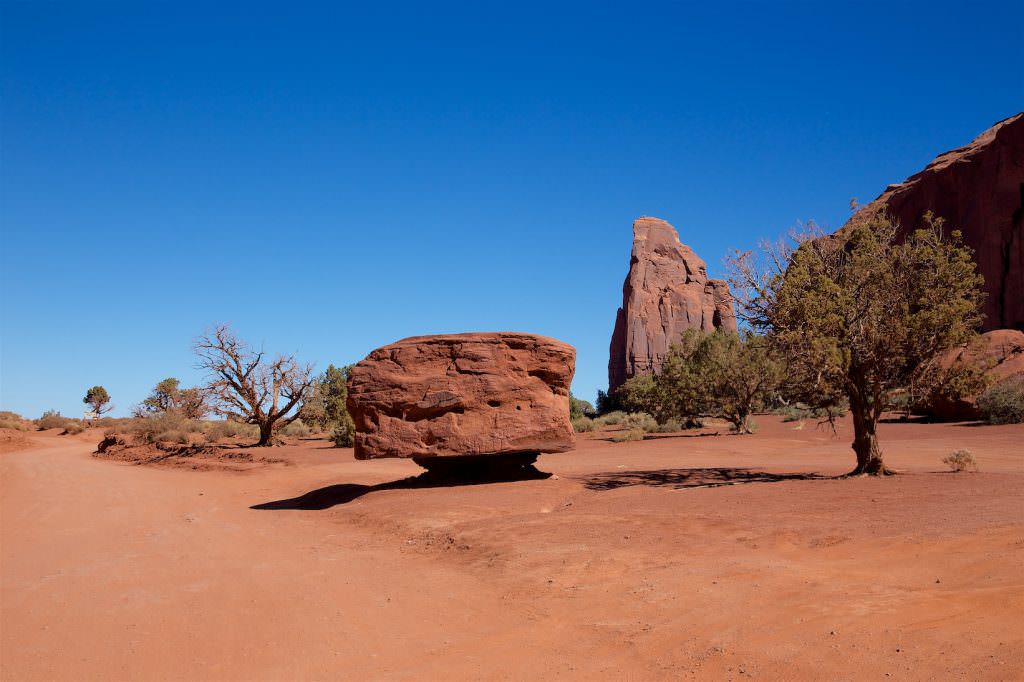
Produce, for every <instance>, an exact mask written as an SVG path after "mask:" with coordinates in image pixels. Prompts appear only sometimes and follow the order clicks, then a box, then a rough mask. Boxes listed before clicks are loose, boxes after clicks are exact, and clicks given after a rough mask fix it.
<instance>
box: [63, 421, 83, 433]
mask: <svg viewBox="0 0 1024 682" xmlns="http://www.w3.org/2000/svg"><path fill="white" fill-rule="evenodd" d="M82 431H85V427H84V426H82V424H81V423H80V422H76V421H73V420H71V419H69V420H68V421H67V423H66V424H64V430H63V431H62V432H61V435H62V436H73V435H75V434H76V433H81V432H82Z"/></svg>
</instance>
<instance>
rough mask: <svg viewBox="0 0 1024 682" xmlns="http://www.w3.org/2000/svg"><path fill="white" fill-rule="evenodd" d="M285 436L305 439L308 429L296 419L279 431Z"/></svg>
mask: <svg viewBox="0 0 1024 682" xmlns="http://www.w3.org/2000/svg"><path fill="white" fill-rule="evenodd" d="M281 432H282V433H284V435H286V436H291V437H292V438H305V437H306V436H308V435H309V434H310V428H309V427H308V426H306V425H305V424H303V423H302V420H301V419H296V420H295V421H293V422H292V423H291V424H289V425H288V426H286V427H284V429H282V431H281Z"/></svg>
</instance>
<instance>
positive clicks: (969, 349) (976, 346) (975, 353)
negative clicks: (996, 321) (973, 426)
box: [927, 329, 1024, 421]
mask: <svg viewBox="0 0 1024 682" xmlns="http://www.w3.org/2000/svg"><path fill="white" fill-rule="evenodd" d="M938 363H939V365H940V366H941V367H944V368H947V369H950V368H953V367H955V366H957V365H964V364H967V365H970V366H973V367H976V368H978V369H984V370H985V374H986V375H987V376H988V379H989V382H990V385H991V384H996V383H998V382H1000V381H1004V380H1006V379H1008V378H1010V377H1012V376H1024V332H1021V331H1017V330H1016V329H996V330H995V331H990V332H986V333H985V334H982V335H981V336H980V337H979V338H978V339H977V340H976V341H975V342H974V343H972V344H970V345H969V346H964V347H960V348H952V349H950V350H948V351H946V352H945V353H943V354H942V355H940V356H939V358H938ZM975 397H976V396H964V397H962V398H958V399H956V400H950V399H947V398H943V397H941V396H936V397H934V398H933V399H932V401H931V404H930V405H929V407H928V410H927V411H928V412H929V414H931V415H932V416H935V417H938V418H940V419H946V420H950V421H959V420H965V419H977V418H979V417H980V416H981V415H980V414H979V413H978V410H977V407H976V406H975Z"/></svg>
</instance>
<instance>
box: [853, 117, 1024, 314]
mask: <svg viewBox="0 0 1024 682" xmlns="http://www.w3.org/2000/svg"><path fill="white" fill-rule="evenodd" d="M881 210H888V212H889V213H890V214H891V215H892V216H893V217H894V218H895V219H896V220H897V221H899V225H900V230H901V235H900V236H901V237H905V236H906V235H907V234H909V233H910V232H911V231H912V230H914V229H916V228H918V227H920V226H921V219H922V216H923V215H924V214H925V212H926V211H929V210H930V211H931V212H932V213H934V214H935V215H938V216H941V217H942V218H945V220H946V225H947V227H949V228H953V229H958V230H960V231H962V232H963V235H964V243H965V244H967V245H968V246H970V247H971V248H972V249H973V250H974V258H975V261H976V262H977V264H978V270H979V272H981V274H982V275H983V276H984V277H985V292H986V293H987V296H986V300H985V304H984V312H985V321H984V329H985V330H986V331H987V330H992V329H1002V328H1015V329H1021V330H1024V113H1020V114H1017V115H1016V116H1011V117H1010V118H1008V119H1006V120H1004V121H1000V122H999V123H997V124H995V125H994V126H992V127H991V128H989V129H988V130H986V131H985V132H983V133H982V134H981V135H979V136H978V137H977V138H976V139H975V140H974V141H973V142H971V143H970V144H969V145H967V146H966V147H961V148H959V149H954V150H953V151H949V152H946V153H945V154H941V155H939V156H938V157H937V158H936V159H935V160H934V161H932V162H931V163H930V164H929V165H928V167H927V168H925V169H924V170H922V171H921V172H920V173H917V174H916V175H913V176H911V177H909V178H907V179H906V180H905V181H903V182H901V183H900V184H898V185H890V186H889V187H888V188H887V189H886V190H885V191H884V192H883V193H882V194H881V196H879V197H878V198H877V199H875V200H874V201H873V202H871V203H870V204H868V205H867V206H865V207H864V208H862V209H861V210H860V211H858V212H857V213H856V214H855V215H854V216H853V217H852V218H851V219H850V221H849V223H847V224H850V223H855V222H857V221H861V220H865V219H868V218H870V217H871V216H872V215H875V214H876V213H877V212H879V211H881Z"/></svg>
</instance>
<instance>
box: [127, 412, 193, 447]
mask: <svg viewBox="0 0 1024 682" xmlns="http://www.w3.org/2000/svg"><path fill="white" fill-rule="evenodd" d="M112 430H113V431H117V432H121V433H126V434H128V435H130V436H132V437H133V438H134V439H135V440H136V441H137V442H141V443H157V442H160V441H167V440H168V438H170V440H171V441H178V440H179V439H178V437H177V434H178V433H183V434H185V437H186V441H187V440H188V434H190V433H201V432H203V430H204V429H203V423H202V422H200V421H198V420H196V419H186V418H185V417H183V416H182V415H181V414H179V413H177V412H164V413H158V414H155V415H153V416H151V417H137V418H135V419H130V420H127V422H125V423H122V424H119V425H117V426H115V427H114V428H113V429H112ZM168 434H171V435H172V436H173V437H170V436H168ZM165 436H167V437H168V438H165Z"/></svg>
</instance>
